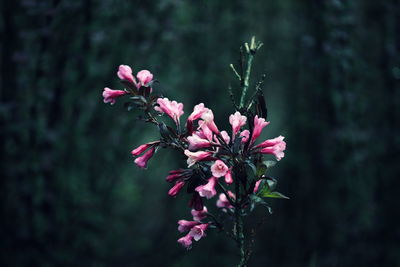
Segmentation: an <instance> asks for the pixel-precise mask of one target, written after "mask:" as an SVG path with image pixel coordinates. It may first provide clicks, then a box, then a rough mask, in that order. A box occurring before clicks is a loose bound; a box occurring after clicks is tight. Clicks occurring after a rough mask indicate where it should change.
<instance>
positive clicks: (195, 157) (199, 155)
mask: <svg viewBox="0 0 400 267" xmlns="http://www.w3.org/2000/svg"><path fill="white" fill-rule="evenodd" d="M184 153H185V155H186V156H187V157H188V159H187V164H188V166H189V167H191V166H193V165H194V164H195V163H196V162H198V161H202V160H207V159H209V158H210V157H211V155H212V154H213V153H212V152H208V151H197V152H191V151H189V150H187V149H186V150H185V152H184Z"/></svg>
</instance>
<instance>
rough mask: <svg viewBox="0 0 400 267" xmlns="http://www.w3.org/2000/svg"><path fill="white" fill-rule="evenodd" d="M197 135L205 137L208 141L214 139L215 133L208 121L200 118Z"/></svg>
mask: <svg viewBox="0 0 400 267" xmlns="http://www.w3.org/2000/svg"><path fill="white" fill-rule="evenodd" d="M197 135H198V136H200V137H201V138H203V139H207V140H208V141H212V140H213V133H212V131H211V130H210V128H208V126H207V123H206V122H204V121H203V120H199V129H198V131H197Z"/></svg>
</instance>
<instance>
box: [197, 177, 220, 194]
mask: <svg viewBox="0 0 400 267" xmlns="http://www.w3.org/2000/svg"><path fill="white" fill-rule="evenodd" d="M216 183H217V178H215V177H211V178H210V179H208V183H206V184H205V185H199V186H198V187H196V189H195V190H196V191H197V192H199V195H200V196H201V197H206V198H207V199H210V198H212V197H213V196H215V195H216V194H217V191H216V190H215V184H216Z"/></svg>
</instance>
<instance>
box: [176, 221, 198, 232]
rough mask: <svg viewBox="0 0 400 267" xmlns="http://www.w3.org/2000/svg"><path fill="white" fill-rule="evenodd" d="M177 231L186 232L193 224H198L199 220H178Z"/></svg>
mask: <svg viewBox="0 0 400 267" xmlns="http://www.w3.org/2000/svg"><path fill="white" fill-rule="evenodd" d="M178 224H179V226H178V231H179V232H181V233H184V232H187V231H189V230H190V229H192V228H193V226H195V225H198V224H199V222H197V221H186V220H179V221H178Z"/></svg>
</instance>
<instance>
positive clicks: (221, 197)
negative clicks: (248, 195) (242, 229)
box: [216, 193, 233, 209]
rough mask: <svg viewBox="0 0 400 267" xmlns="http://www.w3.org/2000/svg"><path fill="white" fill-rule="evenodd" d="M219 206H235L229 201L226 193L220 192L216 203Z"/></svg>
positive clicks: (229, 207)
mask: <svg viewBox="0 0 400 267" xmlns="http://www.w3.org/2000/svg"><path fill="white" fill-rule="evenodd" d="M216 205H217V207H218V208H227V209H232V208H233V206H232V205H231V203H230V202H229V200H228V198H227V197H226V195H225V194H224V193H221V194H219V198H218V200H217V203H216Z"/></svg>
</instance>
